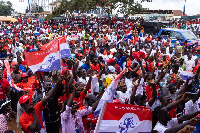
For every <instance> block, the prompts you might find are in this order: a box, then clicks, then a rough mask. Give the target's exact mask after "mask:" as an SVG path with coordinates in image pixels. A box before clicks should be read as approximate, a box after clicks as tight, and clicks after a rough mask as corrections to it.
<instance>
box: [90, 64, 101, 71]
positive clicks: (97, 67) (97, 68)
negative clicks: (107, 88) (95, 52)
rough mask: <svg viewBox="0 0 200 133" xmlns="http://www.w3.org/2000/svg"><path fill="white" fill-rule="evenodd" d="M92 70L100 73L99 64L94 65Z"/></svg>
mask: <svg viewBox="0 0 200 133" xmlns="http://www.w3.org/2000/svg"><path fill="white" fill-rule="evenodd" d="M91 69H92V70H97V71H98V72H100V66H99V64H96V65H94V64H92V66H91Z"/></svg>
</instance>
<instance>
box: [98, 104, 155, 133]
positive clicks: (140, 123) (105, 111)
mask: <svg viewBox="0 0 200 133" xmlns="http://www.w3.org/2000/svg"><path fill="white" fill-rule="evenodd" d="M151 129H152V112H151V110H150V108H146V107H142V106H138V105H130V104H115V103H107V105H106V104H104V107H103V108H102V113H101V115H100V116H99V119H98V121H97V127H96V128H95V133H108V132H109V133H151Z"/></svg>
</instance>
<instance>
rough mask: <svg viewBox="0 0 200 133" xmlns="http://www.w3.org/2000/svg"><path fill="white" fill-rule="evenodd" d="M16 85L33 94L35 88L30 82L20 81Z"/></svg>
mask: <svg viewBox="0 0 200 133" xmlns="http://www.w3.org/2000/svg"><path fill="white" fill-rule="evenodd" d="M16 85H17V87H19V88H21V89H24V92H26V91H29V94H30V95H33V94H34V91H35V88H34V86H33V84H32V83H29V82H28V83H25V82H20V83H17V84H16Z"/></svg>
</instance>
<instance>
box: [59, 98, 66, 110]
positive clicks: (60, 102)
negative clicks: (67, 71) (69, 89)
mask: <svg viewBox="0 0 200 133" xmlns="http://www.w3.org/2000/svg"><path fill="white" fill-rule="evenodd" d="M66 100H67V98H66V96H65V95H63V96H60V97H59V98H58V105H59V106H60V108H61V109H62V105H63V103H64V102H65V101H66Z"/></svg>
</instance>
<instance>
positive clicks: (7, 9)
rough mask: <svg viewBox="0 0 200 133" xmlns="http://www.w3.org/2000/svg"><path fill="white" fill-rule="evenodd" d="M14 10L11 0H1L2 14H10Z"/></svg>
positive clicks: (0, 11)
mask: <svg viewBox="0 0 200 133" xmlns="http://www.w3.org/2000/svg"><path fill="white" fill-rule="evenodd" d="M13 12H14V9H13V7H12V3H11V2H10V1H7V2H5V1H3V0H1V1H0V16H10V15H11V14H12V13H13Z"/></svg>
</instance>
